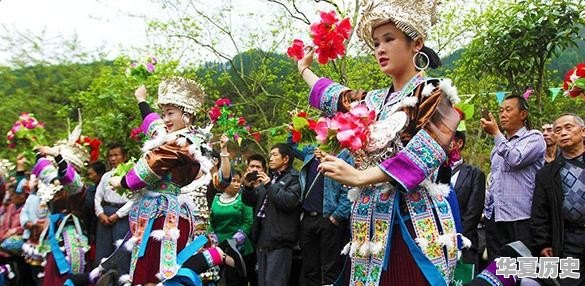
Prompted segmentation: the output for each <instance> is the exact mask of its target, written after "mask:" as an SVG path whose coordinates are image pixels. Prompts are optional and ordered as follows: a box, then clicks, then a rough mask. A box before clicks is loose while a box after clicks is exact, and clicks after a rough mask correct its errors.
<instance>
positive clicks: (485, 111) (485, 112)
mask: <svg viewBox="0 0 585 286" xmlns="http://www.w3.org/2000/svg"><path fill="white" fill-rule="evenodd" d="M481 117H482V118H483V119H485V120H488V121H490V120H491V119H490V111H489V110H488V109H487V108H482V109H481Z"/></svg>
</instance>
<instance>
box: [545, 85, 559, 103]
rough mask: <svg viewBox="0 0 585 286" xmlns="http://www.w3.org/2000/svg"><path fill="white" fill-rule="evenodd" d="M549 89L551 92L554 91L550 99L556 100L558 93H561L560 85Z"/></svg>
mask: <svg viewBox="0 0 585 286" xmlns="http://www.w3.org/2000/svg"><path fill="white" fill-rule="evenodd" d="M548 90H550V92H551V93H552V96H551V98H550V101H555V99H556V98H557V95H559V93H560V92H561V88H560V87H551V88H549V89H548Z"/></svg>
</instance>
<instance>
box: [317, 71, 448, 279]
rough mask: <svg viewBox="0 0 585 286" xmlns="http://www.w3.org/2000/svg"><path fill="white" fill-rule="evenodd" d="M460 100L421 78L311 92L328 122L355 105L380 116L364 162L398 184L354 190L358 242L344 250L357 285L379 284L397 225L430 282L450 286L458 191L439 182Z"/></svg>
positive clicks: (442, 84) (324, 86) (444, 84)
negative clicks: (394, 85)
mask: <svg viewBox="0 0 585 286" xmlns="http://www.w3.org/2000/svg"><path fill="white" fill-rule="evenodd" d="M457 99H458V98H457V95H456V90H455V89H454V88H453V87H452V86H451V84H450V81H448V80H440V79H429V78H426V77H424V75H423V74H422V73H419V74H417V75H416V76H415V77H413V78H412V79H411V80H410V81H409V82H408V83H407V84H406V85H405V86H404V88H403V89H402V90H401V91H393V90H391V89H390V88H385V89H380V90H374V91H370V92H364V91H355V90H350V89H349V88H347V87H345V86H342V85H341V84H338V83H335V82H333V81H332V80H330V79H327V78H321V79H320V80H319V81H318V82H317V83H316V84H315V86H314V87H313V89H312V90H311V95H310V98H309V103H310V105H311V106H313V107H315V108H318V109H321V110H322V111H324V112H325V113H326V114H327V115H328V116H333V115H334V114H335V113H336V112H346V111H348V110H349V109H350V108H351V103H352V102H354V101H362V102H364V103H365V104H366V105H367V106H368V108H369V109H373V110H375V111H376V116H377V119H376V123H374V124H377V125H375V126H374V128H373V132H372V134H371V135H370V139H369V140H370V142H375V144H376V145H377V147H376V146H366V148H365V149H366V150H368V151H369V152H368V153H366V157H365V158H364V157H362V159H363V160H364V161H366V162H367V163H368V165H370V166H377V167H379V168H380V169H382V171H384V172H385V173H386V174H387V175H388V176H389V181H390V182H391V183H383V184H378V185H375V186H368V187H363V188H354V189H352V190H350V194H349V197H350V199H352V201H354V205H353V207H352V214H351V225H352V241H351V242H350V244H348V245H347V246H346V248H344V251H346V252H349V254H350V256H351V278H350V279H351V280H350V285H379V284H380V277H381V273H382V271H385V270H386V269H387V267H388V260H389V259H388V258H389V256H390V255H392V253H391V251H390V250H391V245H390V241H391V239H390V238H391V236H392V233H393V229H395V228H397V227H399V228H400V229H401V231H402V233H403V234H404V233H410V235H406V236H405V237H404V238H403V239H404V240H405V243H406V245H407V246H408V247H409V250H410V251H411V254H412V256H413V258H414V260H415V262H416V263H417V265H418V266H419V268H421V269H424V271H421V272H422V273H423V274H424V276H425V278H426V279H427V280H428V281H429V284H431V285H447V284H449V282H450V280H451V278H452V275H453V270H454V268H455V264H456V262H457V251H458V248H457V236H458V234H457V231H456V227H455V225H456V223H455V222H456V221H455V219H454V218H453V215H452V212H451V208H452V206H450V204H449V202H448V201H447V198H446V196H447V195H448V194H449V193H450V192H451V190H450V189H449V187H448V186H447V185H437V184H434V183H433V181H434V178H435V177H434V173H435V172H436V171H437V169H438V168H439V166H440V165H441V164H442V163H443V161H444V160H445V159H446V152H445V149H447V147H448V146H447V144H448V143H447V142H448V141H449V140H450V138H451V136H452V133H451V132H454V131H451V130H449V128H445V127H447V125H446V124H445V123H444V122H443V121H444V119H445V117H446V116H451V112H453V110H452V102H454V101H456V100H457ZM440 142H441V143H440ZM372 144H374V143H372ZM390 178H391V179H390ZM453 197H454V195H453ZM450 201H456V200H450ZM401 209H404V210H403V211H401ZM407 224H410V225H409V227H407Z"/></svg>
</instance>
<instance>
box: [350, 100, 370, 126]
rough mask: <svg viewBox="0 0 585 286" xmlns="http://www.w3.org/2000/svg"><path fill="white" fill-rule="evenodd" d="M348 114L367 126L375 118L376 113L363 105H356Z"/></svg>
mask: <svg viewBox="0 0 585 286" xmlns="http://www.w3.org/2000/svg"><path fill="white" fill-rule="evenodd" d="M349 112H350V113H351V114H352V115H355V116H356V117H359V118H360V119H361V120H362V121H363V123H364V124H365V125H369V124H370V123H372V121H374V119H375V118H376V111H374V110H370V109H369V108H368V107H367V106H366V105H365V104H358V105H356V106H354V107H352V108H351V110H350V111H349Z"/></svg>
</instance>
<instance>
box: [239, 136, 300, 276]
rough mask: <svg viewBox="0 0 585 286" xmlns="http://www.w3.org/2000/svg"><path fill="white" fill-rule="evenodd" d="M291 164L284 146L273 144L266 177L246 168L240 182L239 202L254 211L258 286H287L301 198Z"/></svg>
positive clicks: (297, 180) (260, 171) (253, 235)
mask: <svg viewBox="0 0 585 286" xmlns="http://www.w3.org/2000/svg"><path fill="white" fill-rule="evenodd" d="M293 160H294V153H293V151H292V149H291V148H290V147H289V146H288V145H287V144H276V145H275V146H274V147H273V148H272V149H271V150H270V160H269V166H270V170H271V173H270V176H269V175H267V174H266V173H265V172H263V171H262V170H254V169H252V170H251V168H250V167H248V172H246V174H245V175H244V180H243V182H242V188H241V193H242V201H243V202H244V203H245V204H247V205H249V206H253V207H254V224H253V226H252V240H253V242H254V243H255V245H256V254H257V258H258V284H259V285H260V286H264V285H287V284H288V280H289V275H290V270H291V264H292V248H293V247H294V246H295V245H296V244H297V241H298V235H299V232H298V228H299V221H298V217H299V215H300V197H301V187H300V185H299V175H298V172H297V171H296V170H294V169H293V168H292V162H293ZM248 162H249V163H250V160H248ZM248 165H250V164H248Z"/></svg>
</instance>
